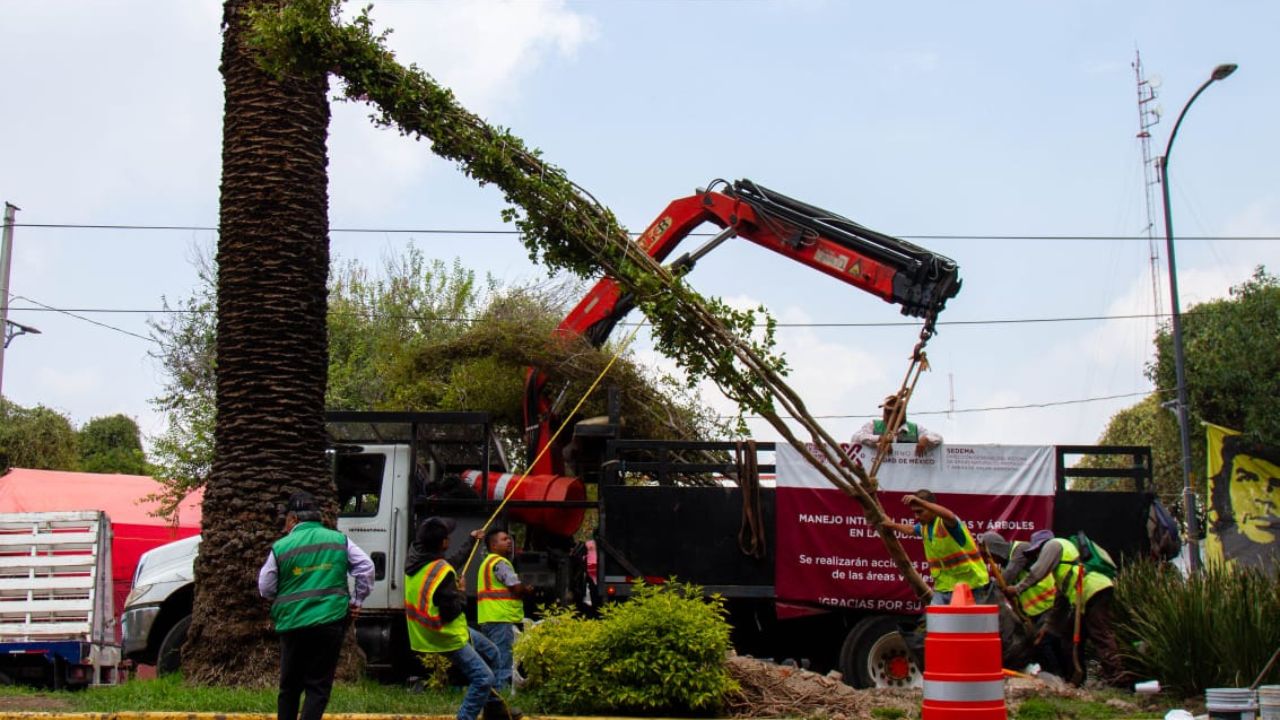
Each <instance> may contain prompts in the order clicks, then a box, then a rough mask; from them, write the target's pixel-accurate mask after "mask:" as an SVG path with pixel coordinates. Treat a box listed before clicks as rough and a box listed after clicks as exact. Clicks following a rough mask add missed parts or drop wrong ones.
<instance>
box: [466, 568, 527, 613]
mask: <svg viewBox="0 0 1280 720" xmlns="http://www.w3.org/2000/svg"><path fill="white" fill-rule="evenodd" d="M498 563H507V564H508V565H510V564H511V561H510V560H508V559H506V558H504V557H502V556H501V555H498V554H497V553H489V554H488V555H486V556H485V558H484V562H482V563H480V589H479V590H477V591H476V621H477V622H479V623H480V624H481V625H483V624H484V623H493V622H501V623H518V622H520V621H521V620H524V601H523V600H521V599H520V598H518V597H516V594H515V593H514V592H512V591H511V588H509V587H507V586H506V585H503V584H502V581H501V580H499V579H498V576H497V574H496V573H495V572H494V571H495V570H497V569H498ZM514 569H515V568H512V570H514Z"/></svg>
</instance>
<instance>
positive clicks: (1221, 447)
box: [1205, 423, 1280, 567]
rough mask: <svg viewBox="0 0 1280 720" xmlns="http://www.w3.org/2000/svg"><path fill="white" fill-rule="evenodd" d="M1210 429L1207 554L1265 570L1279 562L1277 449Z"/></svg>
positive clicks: (1279, 469) (1279, 471)
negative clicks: (1264, 568)
mask: <svg viewBox="0 0 1280 720" xmlns="http://www.w3.org/2000/svg"><path fill="white" fill-rule="evenodd" d="M1205 427H1206V428H1207V430H1208V452H1207V453H1206V454H1207V455H1208V458H1209V529H1208V533H1207V537H1206V539H1205V555H1206V556H1207V557H1208V558H1210V559H1213V560H1219V561H1228V562H1234V563H1238V564H1240V565H1252V566H1255V567H1266V566H1269V565H1271V564H1272V563H1277V562H1280V542H1277V536H1280V448H1277V447H1274V446H1269V445H1260V444H1258V443H1247V442H1245V440H1244V438H1243V436H1241V435H1240V433H1239V432H1237V431H1235V430H1228V429H1227V428H1224V427H1219V426H1217V425H1213V424H1210V423H1205Z"/></svg>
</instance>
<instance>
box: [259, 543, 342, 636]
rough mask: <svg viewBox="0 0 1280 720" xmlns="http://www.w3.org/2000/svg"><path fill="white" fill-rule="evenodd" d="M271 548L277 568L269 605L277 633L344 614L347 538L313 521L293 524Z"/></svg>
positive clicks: (323, 622)
mask: <svg viewBox="0 0 1280 720" xmlns="http://www.w3.org/2000/svg"><path fill="white" fill-rule="evenodd" d="M271 552H272V554H274V555H275V557H276V566H277V567H278V568H279V574H278V575H277V580H276V599H275V601H274V602H272V603H271V620H272V622H274V623H275V626H276V631H277V632H288V631H289V630H296V629H298V628H304V627H312V626H314V625H323V624H325V623H330V622H334V621H337V620H341V619H342V618H344V617H346V616H347V605H348V604H349V602H350V600H349V598H348V595H347V536H345V535H343V534H342V533H340V532H338V531H337V530H330V529H329V528H327V527H325V526H324V525H321V524H320V523H318V522H304V523H298V524H297V525H296V526H294V528H293V531H292V532H290V533H289V534H288V535H285V536H284V537H282V538H280V539H279V540H277V541H276V542H275V543H274V544H273V545H272V546H271Z"/></svg>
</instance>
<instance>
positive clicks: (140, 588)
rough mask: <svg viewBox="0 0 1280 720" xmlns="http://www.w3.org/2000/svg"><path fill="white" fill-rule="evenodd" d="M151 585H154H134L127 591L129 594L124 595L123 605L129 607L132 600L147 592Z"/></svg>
mask: <svg viewBox="0 0 1280 720" xmlns="http://www.w3.org/2000/svg"><path fill="white" fill-rule="evenodd" d="M152 587H155V586H154V585H135V586H134V588H133V589H132V590H130V591H129V595H128V596H127V597H125V599H124V606H125V607H129V606H130V605H132V604H133V601H134V600H137V599H138V598H140V597H142V596H143V595H146V594H147V592H148V591H150V590H151V588H152Z"/></svg>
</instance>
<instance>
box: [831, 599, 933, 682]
mask: <svg viewBox="0 0 1280 720" xmlns="http://www.w3.org/2000/svg"><path fill="white" fill-rule="evenodd" d="M900 622H901V620H900V619H899V618H897V617H894V616H891V615H877V616H874V617H868V618H863V619H862V620H860V621H858V624H856V625H854V626H853V629H852V630H850V631H849V634H848V635H846V636H845V639H844V645H843V646H841V648H840V672H841V673H842V674H843V675H844V680H845V682H846V683H848V684H850V685H853V686H854V687H860V688H872V687H877V688H885V687H923V686H924V678H923V677H922V676H921V674H920V666H919V665H917V664H916V662H915V659H914V658H913V657H912V655H911V651H910V650H908V649H907V643H906V641H905V640H904V639H903V638H902V634H901V633H900V632H899V630H900V627H901V626H900V624H899V623H900Z"/></svg>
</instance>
